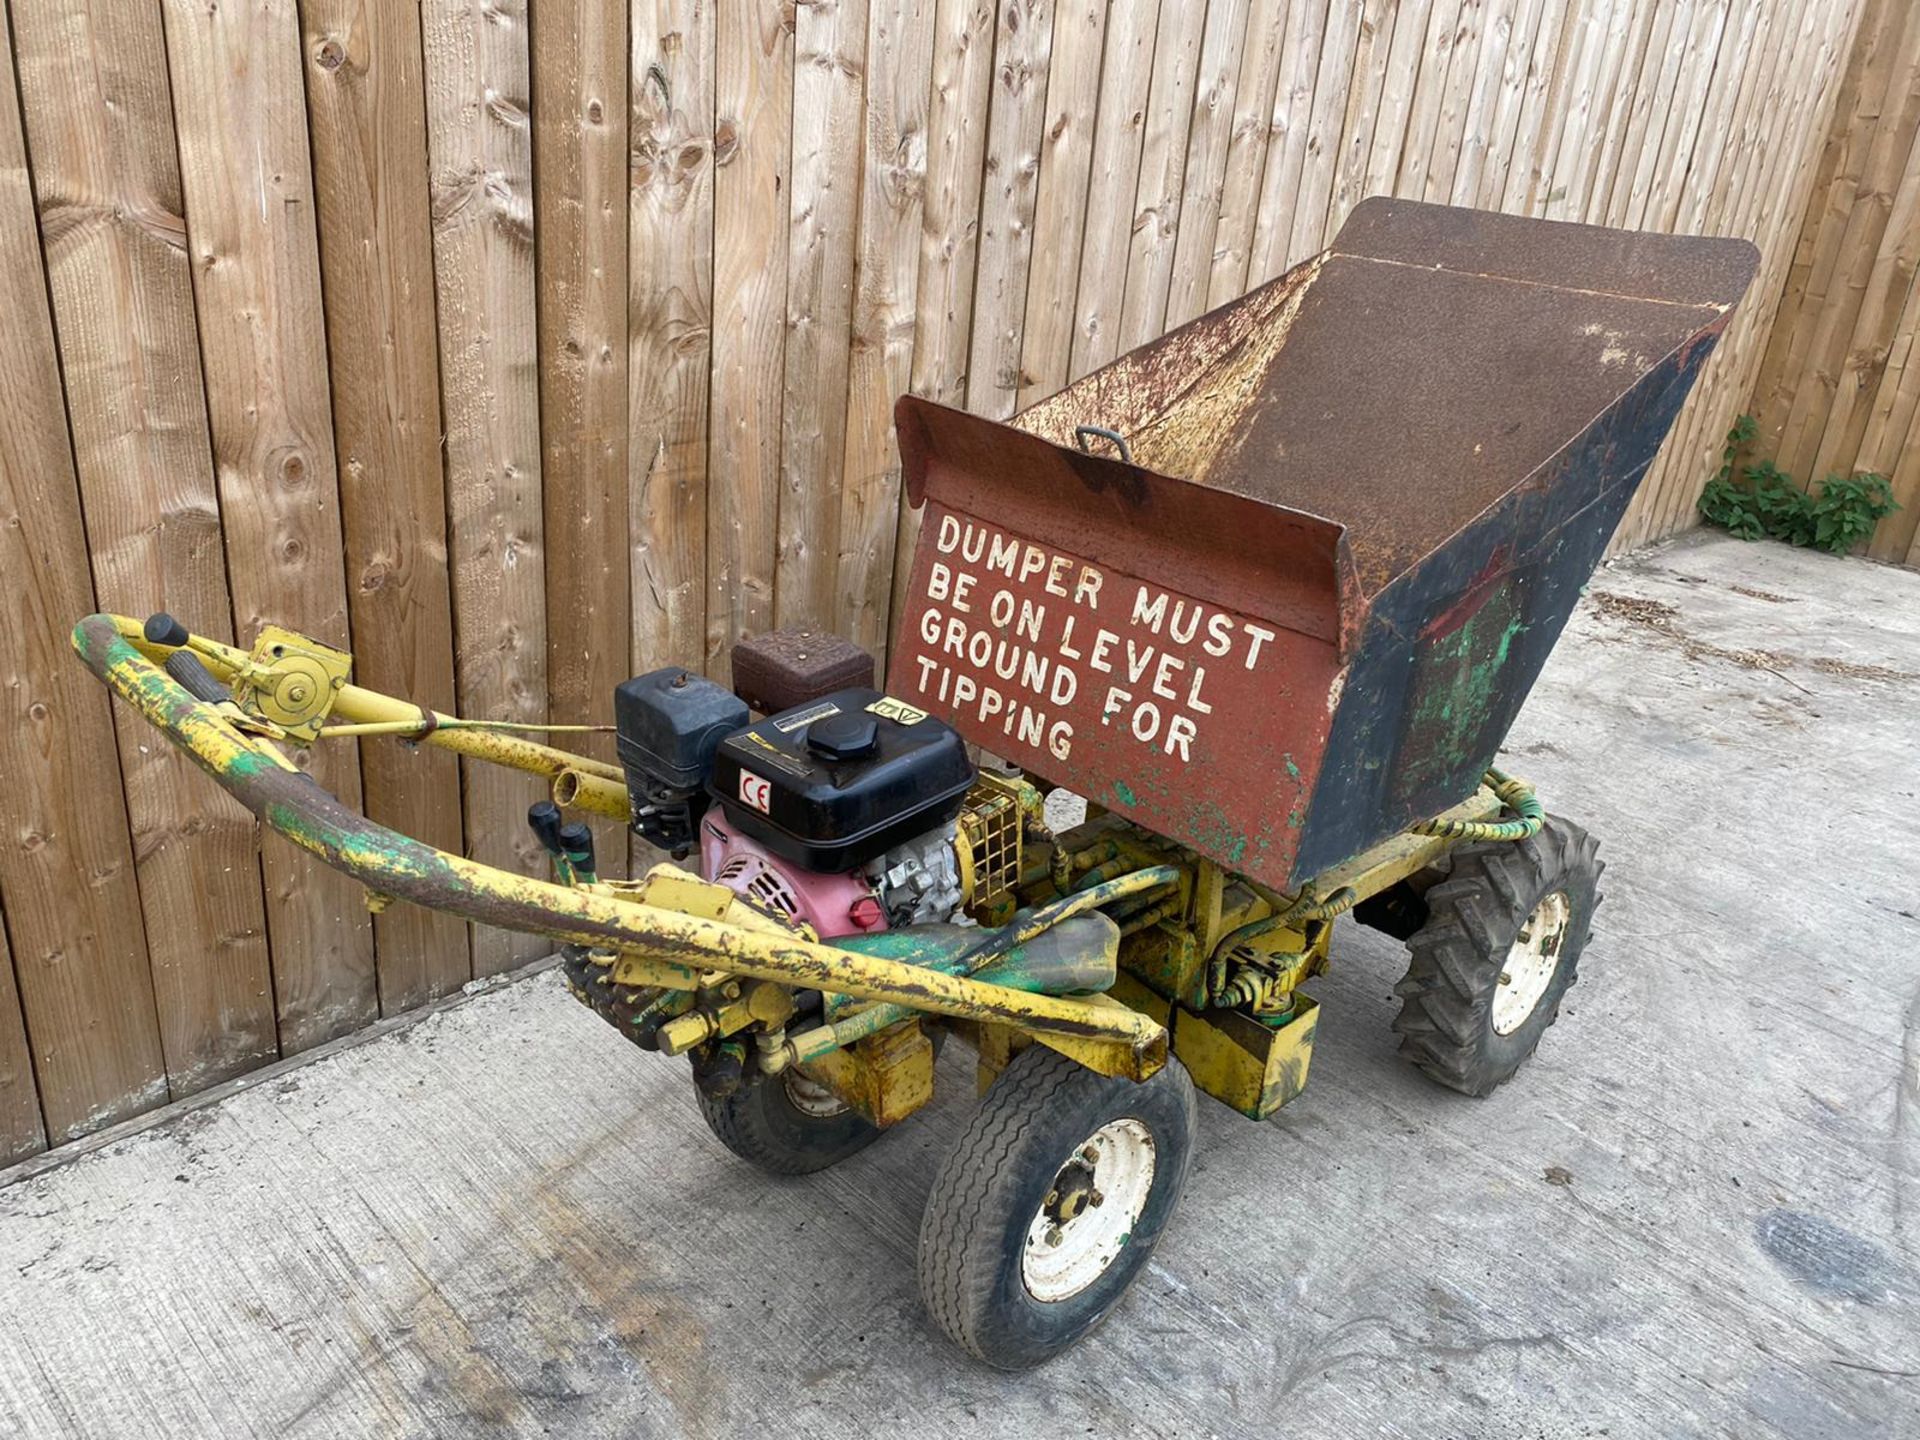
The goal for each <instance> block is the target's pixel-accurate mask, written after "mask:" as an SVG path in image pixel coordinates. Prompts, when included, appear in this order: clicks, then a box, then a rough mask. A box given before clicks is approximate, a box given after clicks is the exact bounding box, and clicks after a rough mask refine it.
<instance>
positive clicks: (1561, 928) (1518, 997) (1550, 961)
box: [1493, 890, 1573, 1035]
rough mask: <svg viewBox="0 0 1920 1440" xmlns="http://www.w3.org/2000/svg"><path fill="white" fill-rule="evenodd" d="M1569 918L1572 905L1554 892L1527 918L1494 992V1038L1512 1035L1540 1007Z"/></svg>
mask: <svg viewBox="0 0 1920 1440" xmlns="http://www.w3.org/2000/svg"><path fill="white" fill-rule="evenodd" d="M1572 916H1573V902H1572V901H1571V900H1569V899H1568V898H1567V892H1566V891H1564V890H1556V891H1554V892H1553V894H1551V895H1549V896H1547V898H1546V899H1544V900H1542V901H1541V902H1540V903H1539V904H1538V905H1536V906H1534V907H1533V913H1532V914H1531V915H1529V916H1527V923H1526V924H1524V925H1522V926H1521V927H1520V933H1519V935H1518V936H1516V937H1515V938H1514V942H1513V947H1512V948H1511V949H1510V950H1508V951H1507V963H1506V965H1505V966H1504V967H1503V968H1502V970H1501V972H1500V984H1499V986H1498V987H1497V988H1496V989H1495V990H1494V992H1493V1033H1494V1034H1496V1035H1511V1034H1512V1033H1513V1032H1514V1031H1516V1030H1518V1029H1519V1028H1520V1027H1521V1026H1522V1025H1524V1024H1526V1023H1527V1017H1528V1016H1529V1015H1531V1014H1533V1012H1534V1011H1535V1010H1536V1009H1537V1008H1538V1007H1539V1005H1540V997H1541V996H1543V995H1545V994H1546V993H1547V986H1548V984H1550V983H1551V982H1552V980H1553V972H1554V971H1556V970H1558V969H1559V968H1560V947H1561V946H1562V945H1564V944H1565V943H1566V938H1567V922H1568V921H1569V920H1570V919H1571V918H1572Z"/></svg>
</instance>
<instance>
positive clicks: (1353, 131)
mask: <svg viewBox="0 0 1920 1440" xmlns="http://www.w3.org/2000/svg"><path fill="white" fill-rule="evenodd" d="M1415 8H1416V9H1417V8H1418V7H1417V6H1416V7H1415ZM1399 13H1400V6H1399V4H1398V0H1367V3H1366V5H1365V7H1364V8H1363V9H1362V11H1361V15H1360V33H1359V37H1358V39H1357V40H1356V42H1355V44H1354V51H1353V79H1352V81H1351V82H1350V84H1349V85H1348V89H1347V113H1346V115H1345V117H1344V118H1343V120H1342V122H1341V129H1340V133H1339V134H1338V135H1335V136H1334V137H1333V142H1332V143H1333V145H1334V147H1335V157H1334V169H1333V191H1332V193H1331V195H1330V196H1329V197H1328V200H1327V221H1326V233H1327V234H1328V235H1329V236H1331V235H1334V234H1336V233H1338V231H1339V229H1340V227H1341V226H1342V225H1343V224H1345V223H1346V219H1347V213H1348V212H1349V211H1351V210H1352V209H1353V207H1354V206H1355V205H1358V204H1359V203H1360V202H1361V200H1363V199H1364V198H1365V197H1366V196H1367V195H1368V194H1369V193H1371V192H1369V191H1368V189H1367V175H1368V171H1369V170H1370V169H1371V166H1372V160H1373V137H1374V131H1375V130H1376V129H1377V128H1378V122H1379V117H1380V111H1381V108H1382V107H1383V106H1384V105H1385V104H1386V103H1387V100H1386V89H1387V82H1388V77H1389V75H1390V74H1391V67H1390V64H1389V61H1390V60H1391V57H1392V55H1393V42H1394V37H1395V36H1396V35H1397V34H1398V30H1399Z"/></svg>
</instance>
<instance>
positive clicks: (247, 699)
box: [233, 625, 353, 744]
mask: <svg viewBox="0 0 1920 1440" xmlns="http://www.w3.org/2000/svg"><path fill="white" fill-rule="evenodd" d="M352 671H353V657H352V656H351V655H349V654H347V653H346V652H345V651H344V650H335V649H334V648H333V647H332V646H330V645H322V644H321V643H320V642H319V641H318V640H309V639H308V638H307V637H306V636H304V635H296V634H295V633H294V632H293V631H291V630H283V629H281V628H280V627H279V626H278V625H269V626H267V627H266V629H264V630H262V631H261V632H260V636H259V638H258V639H257V640H255V641H254V642H253V650H252V653H251V654H249V655H248V656H247V663H246V665H245V666H244V667H242V669H241V670H240V672H239V673H238V674H237V675H235V676H234V677H233V691H234V698H235V699H236V700H237V701H238V702H239V704H240V707H241V708H242V709H243V710H245V711H246V712H247V713H248V714H249V715H257V716H259V717H260V718H261V719H264V720H269V721H271V722H273V723H274V724H275V725H278V726H280V727H281V728H282V729H283V730H284V731H285V732H286V736H287V738H288V739H289V740H296V741H299V742H300V743H302V744H312V743H313V741H314V740H316V739H318V738H319V735H320V727H321V725H323V724H324V723H326V718H327V715H328V713H329V712H331V711H332V709H333V702H334V697H335V696H337V695H338V694H339V693H340V688H341V687H342V686H343V685H345V684H346V683H347V676H348V675H350V674H351V673H352Z"/></svg>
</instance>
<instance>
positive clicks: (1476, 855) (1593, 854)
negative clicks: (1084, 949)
mask: <svg viewBox="0 0 1920 1440" xmlns="http://www.w3.org/2000/svg"><path fill="white" fill-rule="evenodd" d="M1598 851H1599V845H1598V843H1597V842H1596V841H1595V840H1594V839H1593V837H1592V836H1590V835H1588V834H1587V832H1586V831H1585V830H1583V829H1581V828H1580V827H1579V826H1578V825H1575V824H1573V823H1572V822H1571V821H1568V820H1562V819H1560V818H1559V817H1558V816H1551V815H1550V816H1548V817H1547V821H1546V824H1545V825H1544V826H1543V827H1542V828H1541V830H1540V833H1539V834H1537V835H1535V836H1534V837H1533V838H1532V839H1530V840H1522V841H1517V842H1514V841H1504V842H1503V841H1487V842H1475V843H1470V844H1464V845H1458V846H1455V847H1454V849H1453V850H1452V851H1451V854H1450V858H1451V861H1452V868H1451V870H1450V873H1449V874H1448V876H1447V878H1446V879H1445V880H1442V881H1440V882H1439V883H1438V884H1436V885H1434V886H1433V887H1432V888H1430V889H1428V890H1427V891H1426V893H1425V895H1424V896H1423V897H1422V899H1423V901H1424V903H1425V905H1426V909H1427V916H1426V923H1425V924H1424V925H1422V926H1421V928H1420V929H1419V930H1418V932H1416V933H1415V934H1414V935H1413V937H1412V938H1411V939H1410V940H1409V941H1408V942H1407V949H1408V952H1409V955H1410V960H1409V963H1408V966H1407V973H1406V978H1404V979H1403V980H1401V981H1400V983H1399V984H1398V985H1397V986H1395V987H1394V988H1395V991H1396V992H1397V993H1398V994H1399V996H1400V997H1401V999H1400V1014H1399V1015H1398V1017H1397V1018H1396V1019H1395V1020H1394V1022H1393V1028H1394V1030H1395V1031H1396V1032H1398V1034H1399V1036H1400V1053H1401V1054H1402V1055H1404V1056H1405V1057H1406V1058H1407V1059H1408V1060H1409V1061H1410V1062H1411V1063H1412V1064H1413V1065H1414V1066H1415V1068H1417V1069H1418V1070H1419V1071H1420V1072H1421V1073H1422V1074H1424V1075H1425V1076H1426V1077H1427V1078H1428V1079H1429V1080H1432V1081H1433V1082H1434V1083H1436V1084H1439V1085H1444V1086H1446V1087H1447V1088H1448V1089H1450V1090H1458V1091H1460V1092H1461V1093H1462V1094H1464V1095H1487V1094H1490V1093H1491V1092H1492V1091H1494V1090H1495V1089H1497V1088H1498V1087H1499V1086H1501V1085H1503V1084H1505V1083H1506V1082H1507V1080H1509V1079H1511V1078H1512V1076H1513V1074H1514V1072H1515V1071H1516V1070H1518V1069H1519V1068H1520V1066H1521V1064H1522V1063H1523V1062H1524V1061H1525V1060H1526V1059H1527V1057H1528V1056H1529V1055H1531V1054H1533V1052H1534V1050H1535V1048H1536V1047H1537V1046H1538V1045H1539V1044H1540V1039H1541V1037H1542V1036H1543V1035H1545V1034H1546V1032H1547V1027H1548V1026H1550V1025H1552V1024H1553V1022H1554V1020H1555V1019H1556V1018H1558V1016H1559V1013H1560V1002H1561V999H1562V998H1563V997H1564V996H1565V995H1566V993H1567V990H1568V988H1569V987H1570V986H1571V985H1572V984H1573V983H1574V980H1575V978H1576V977H1577V973H1578V969H1579V964H1580V954H1581V952H1582V951H1583V950H1584V949H1585V948H1586V943H1587V938H1588V936H1589V934H1590V933H1591V931H1592V928H1593V913H1594V910H1595V908H1596V907H1597V906H1598V905H1599V903H1600V894H1599V891H1598V889H1597V886H1598V884H1599V880H1600V872H1601V870H1602V869H1603V868H1604V867H1603V865H1602V864H1601V861H1600V859H1599V855H1598ZM1548 924H1553V925H1556V926H1557V927H1558V936H1559V938H1558V941H1557V944H1556V945H1555V947H1554V952H1553V954H1552V956H1551V962H1552V963H1551V969H1550V970H1547V969H1546V968H1545V957H1542V956H1540V955H1538V954H1537V953H1534V952H1535V951H1537V950H1538V949H1539V948H1540V944H1539V942H1537V941H1536V939H1535V938H1534V936H1533V932H1532V931H1531V930H1530V928H1529V927H1530V926H1534V925H1539V926H1543V927H1544V926H1546V925H1548ZM1542 933H1544V931H1543V932H1542ZM1523 952H1526V953H1523ZM1523 965H1524V966H1526V967H1527V969H1528V970H1529V972H1530V975H1529V976H1522V975H1521V974H1519V973H1516V972H1518V971H1520V970H1521V968H1522V966H1523ZM1523 979H1524V980H1526V983H1525V985H1524V987H1523V986H1522V981H1523ZM1523 991H1524V993H1523Z"/></svg>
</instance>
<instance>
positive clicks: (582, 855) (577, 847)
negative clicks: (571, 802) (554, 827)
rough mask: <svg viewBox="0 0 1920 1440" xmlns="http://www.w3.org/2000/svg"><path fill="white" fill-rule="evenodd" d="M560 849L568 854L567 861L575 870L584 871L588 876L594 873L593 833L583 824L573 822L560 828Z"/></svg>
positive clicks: (576, 821)
mask: <svg viewBox="0 0 1920 1440" xmlns="http://www.w3.org/2000/svg"><path fill="white" fill-rule="evenodd" d="M560 848H561V849H563V850H565V851H566V852H567V860H568V862H569V863H570V864H571V865H572V866H573V868H574V869H575V870H583V871H585V872H586V873H587V874H588V875H591V874H593V873H594V863H593V831H591V830H589V829H588V828H587V827H586V826H585V825H584V824H583V823H581V822H580V821H578V820H572V821H569V822H568V823H567V824H565V825H562V826H561V827H560Z"/></svg>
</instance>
